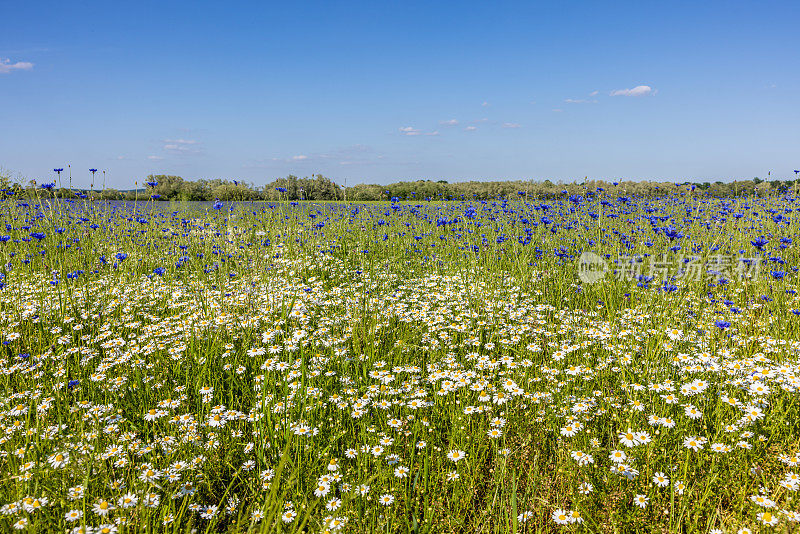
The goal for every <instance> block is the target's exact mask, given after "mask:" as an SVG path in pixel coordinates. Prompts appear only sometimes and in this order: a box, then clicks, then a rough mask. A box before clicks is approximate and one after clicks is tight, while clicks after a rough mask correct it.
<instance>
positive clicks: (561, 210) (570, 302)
mask: <svg viewBox="0 0 800 534" xmlns="http://www.w3.org/2000/svg"><path fill="white" fill-rule="evenodd" d="M42 194H43V195H45V196H46V195H47V191H43V193H42ZM45 196H43V197H42V198H39V199H29V200H21V199H16V198H13V197H7V198H5V200H3V201H2V202H0V259H2V262H1V265H0V285H2V289H0V339H1V340H2V351H3V356H2V358H1V359H0V362H2V363H0V369H1V370H2V376H1V377H0V380H1V381H2V390H1V391H2V395H0V428H1V429H2V437H0V451H2V452H1V453H0V454H2V457H1V458H0V481H1V482H0V528H1V529H2V530H3V531H13V530H14V529H17V530H19V531H23V532H65V531H66V532H87V533H88V532H92V533H100V532H121V533H126V532H188V531H192V530H193V529H194V530H196V531H197V532H245V531H253V532H295V531H307V532H430V533H441V532H481V533H517V532H519V533H523V532H557V531H558V532H579V531H580V532H761V531H775V532H795V531H797V529H798V527H797V522H798V520H800V499H799V498H798V495H797V490H798V488H800V465H798V464H800V457H798V447H799V445H800V443H799V442H800V408H798V399H799V398H800V395H799V394H798V391H799V388H800V369H798V359H799V354H800V327H799V326H800V316H799V315H800V310H799V309H800V295H798V294H797V292H796V288H797V279H798V273H797V271H798V266H800V263H798V261H799V260H800V257H799V255H798V252H797V250H798V249H797V246H798V242H797V240H798V238H799V236H798V222H800V221H798V212H797V211H795V210H796V209H797V203H796V198H795V197H794V196H793V195H790V194H783V195H778V194H777V193H776V194H773V195H772V196H765V197H747V198H745V197H740V198H727V199H718V198H708V197H704V196H702V195H701V194H700V192H699V191H694V190H692V189H691V188H688V187H684V188H680V189H679V190H678V191H677V192H676V193H674V194H670V195H668V196H664V197H660V198H640V197H636V196H630V195H626V194H625V192H624V191H623V190H621V189H620V188H613V189H612V188H609V189H608V190H602V189H597V190H588V189H585V188H584V189H583V190H580V191H576V192H575V193H574V194H572V195H563V196H562V197H561V198H559V199H548V200H542V199H533V198H528V197H527V196H523V195H519V196H515V197H514V198H509V199H498V200H494V201H475V200H473V201H469V200H464V201H451V202H427V201H417V202H414V201H411V202H400V201H393V202H376V203H362V204H355V203H341V202H340V203H309V202H279V201H276V202H261V203H239V204H236V203H233V204H230V203H227V202H226V203H221V202H217V203H215V204H214V205H211V204H208V205H205V206H199V207H198V206H196V205H191V204H179V203H174V204H168V203H154V202H149V203H144V204H142V203H138V204H134V203H131V204H113V203H103V202H92V201H91V200H90V199H77V200H75V201H67V200H55V199H52V198H45ZM589 267H590V268H589Z"/></svg>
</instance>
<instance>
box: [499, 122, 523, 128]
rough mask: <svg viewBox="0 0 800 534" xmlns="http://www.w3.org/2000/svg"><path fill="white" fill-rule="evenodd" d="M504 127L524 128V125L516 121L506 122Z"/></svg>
mask: <svg viewBox="0 0 800 534" xmlns="http://www.w3.org/2000/svg"><path fill="white" fill-rule="evenodd" d="M503 128H522V125H521V124H518V123H516V122H504V123H503Z"/></svg>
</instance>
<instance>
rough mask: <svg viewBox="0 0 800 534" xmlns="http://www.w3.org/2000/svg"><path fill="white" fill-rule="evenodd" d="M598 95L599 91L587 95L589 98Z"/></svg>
mask: <svg viewBox="0 0 800 534" xmlns="http://www.w3.org/2000/svg"><path fill="white" fill-rule="evenodd" d="M598 93H599V91H592V92H591V93H589V96H597V94H598Z"/></svg>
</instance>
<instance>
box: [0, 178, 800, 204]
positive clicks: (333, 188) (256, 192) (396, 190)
mask: <svg viewBox="0 0 800 534" xmlns="http://www.w3.org/2000/svg"><path fill="white" fill-rule="evenodd" d="M136 185H137V187H136V188H135V189H130V190H116V189H102V190H96V189H92V190H85V189H68V188H63V187H57V186H56V184H55V183H38V184H37V183H36V182H35V181H31V182H29V183H28V184H26V185H22V184H19V183H14V182H12V181H11V180H10V177H9V176H8V174H7V173H5V174H2V173H0V190H2V191H4V192H5V193H6V195H3V196H6V197H7V196H16V195H19V196H21V197H28V198H34V197H41V196H53V197H59V198H71V197H74V196H79V197H87V198H88V197H92V198H96V199H103V200H139V201H148V200H155V201H165V200H168V201H214V200H222V201H233V200H239V201H246V200H249V201H256V200H269V201H277V200H289V201H301V200H312V201H324V200H328V201H330V200H338V201H350V200H352V201H373V200H392V199H395V200H464V199H467V200H468V199H478V200H487V199H495V198H510V197H516V196H524V197H531V198H558V197H563V196H568V195H581V194H586V193H588V192H590V191H597V190H598V189H602V190H605V191H609V192H612V191H613V192H614V193H617V194H619V195H635V196H644V197H656V196H665V195H673V194H676V193H680V192H683V193H685V192H687V191H697V192H699V193H700V194H704V195H708V196H716V197H731V196H742V195H744V196H746V195H763V194H768V193H769V192H771V191H772V192H783V191H792V192H796V190H797V188H798V187H799V186H800V180H795V181H791V180H786V181H780V180H767V181H765V180H761V179H759V178H754V179H753V180H739V181H733V182H721V181H717V182H713V183H709V182H681V183H674V182H651V181H621V182H606V181H602V180H588V179H587V180H584V181H582V182H573V183H567V184H564V183H559V182H555V183H554V182H551V181H550V180H543V181H533V180H531V181H468V182H454V183H448V182H447V181H445V180H438V181H433V180H416V181H405V182H395V183H392V184H389V185H377V184H358V185H354V186H350V187H343V186H341V185H339V184H336V183H334V182H333V181H332V180H331V179H329V178H326V177H325V176H322V175H321V174H314V175H311V176H310V177H304V178H300V177H297V176H294V175H289V176H287V177H285V178H278V179H276V180H274V181H272V182H270V183H269V184H266V185H264V186H260V187H257V186H254V185H253V184H250V183H247V182H244V181H240V180H222V179H214V180H185V179H183V178H182V177H180V176H173V175H161V174H159V175H149V176H147V178H146V179H145V180H144V181H143V182H142V183H141V184H139V183H138V182H137V184H136ZM0 198H2V196H0Z"/></svg>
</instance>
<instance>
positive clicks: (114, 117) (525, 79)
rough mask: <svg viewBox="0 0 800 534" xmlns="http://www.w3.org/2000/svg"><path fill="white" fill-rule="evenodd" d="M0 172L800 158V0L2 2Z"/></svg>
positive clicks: (472, 175)
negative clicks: (57, 168)
mask: <svg viewBox="0 0 800 534" xmlns="http://www.w3.org/2000/svg"><path fill="white" fill-rule="evenodd" d="M2 6H3V7H2V9H3V16H2V17H1V18H0V101H2V106H0V166H2V167H3V168H5V169H6V170H9V171H12V172H13V173H14V174H15V175H17V173H18V174H19V175H20V176H22V177H24V178H26V179H31V178H35V179H38V180H43V179H48V178H51V177H52V176H53V173H52V169H53V168H54V167H66V166H67V164H71V165H72V168H73V178H74V180H73V182H74V183H75V184H77V185H81V186H88V185H89V173H88V171H87V169H89V168H90V167H96V168H99V169H101V170H105V171H106V177H107V185H108V186H109V187H117V188H130V187H133V183H134V181H135V180H138V181H139V183H141V182H142V179H143V178H144V176H146V175H147V174H150V173H158V174H162V173H164V174H166V173H169V174H178V175H181V176H184V177H185V178H190V179H196V178H238V179H243V180H246V181H249V182H252V183H255V184H257V185H261V184H265V183H267V182H269V181H271V180H273V179H274V178H276V177H279V176H285V175H287V174H290V173H292V174H296V175H300V176H305V175H309V174H311V173H317V172H319V173H322V174H325V175H326V176H330V177H332V178H333V179H335V180H336V181H337V182H339V183H344V182H345V181H346V182H347V184H348V185H351V184H355V183H363V182H366V183H389V182H392V181H397V180H406V179H434V180H438V179H445V180H450V181H456V180H466V179H536V180H544V179H551V180H553V181H556V180H563V181H572V180H575V179H583V177H584V176H589V177H590V178H601V179H611V178H622V179H659V180H661V179H663V180H674V181H683V180H687V179H690V180H700V181H706V180H709V181H714V180H729V179H732V178H752V177H754V176H760V177H766V174H767V171H770V170H771V171H772V173H773V175H774V176H775V177H779V178H789V177H790V175H791V176H794V174H793V173H792V170H793V169H795V168H798V166H800V83H799V82H800V24H798V21H800V2H796V1H782V2H779V1H775V2H770V1H764V2H755V1H754V2H736V1H725V2H717V1H707V2H696V1H693V2H672V1H670V2H642V1H637V2H579V1H571V2H552V3H540V2H519V3H514V2H483V1H482V2H469V1H464V2H461V3H455V2H429V1H428V2H414V1H405V2H374V1H373V2H310V1H303V2H281V3H274V4H273V3H270V2H252V3H241V2H213V3H212V2H209V3H205V2H188V1H174V2H149V1H139V2H130V3H125V5H123V3H120V2H35V1H32V2H14V3H11V2H3V3H2Z"/></svg>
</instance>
